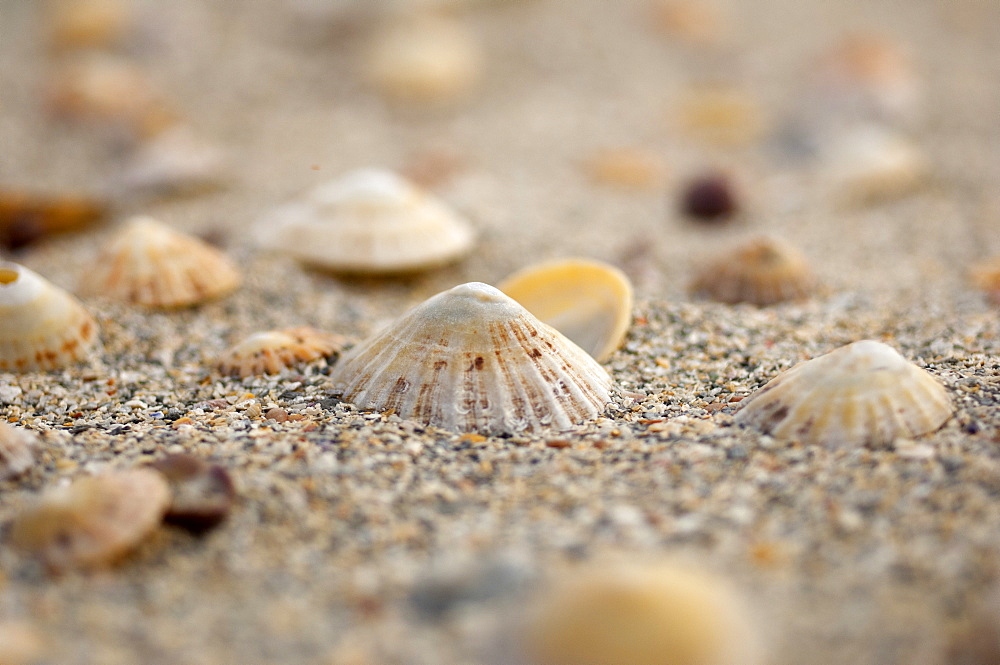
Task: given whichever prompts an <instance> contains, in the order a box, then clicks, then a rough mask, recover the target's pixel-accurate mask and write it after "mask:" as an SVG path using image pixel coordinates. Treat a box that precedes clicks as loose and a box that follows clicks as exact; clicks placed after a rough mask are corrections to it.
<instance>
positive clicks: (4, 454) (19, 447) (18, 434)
mask: <svg viewBox="0 0 1000 665" xmlns="http://www.w3.org/2000/svg"><path fill="white" fill-rule="evenodd" d="M37 445H38V436H37V435H36V434H35V433H34V432H32V431H30V430H26V429H24V428H23V427H14V426H13V425H8V424H7V423H6V422H4V421H2V420H0V480H7V479H8V478H14V477H17V476H19V475H21V474H22V473H24V472H25V471H27V470H28V469H30V468H31V466H32V464H34V463H35V450H34V449H35V447H36V446H37Z"/></svg>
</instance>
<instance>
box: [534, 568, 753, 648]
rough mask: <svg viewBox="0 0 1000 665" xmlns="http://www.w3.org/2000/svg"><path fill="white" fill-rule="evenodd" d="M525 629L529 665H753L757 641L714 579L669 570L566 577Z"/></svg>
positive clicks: (733, 599) (738, 602)
mask: <svg viewBox="0 0 1000 665" xmlns="http://www.w3.org/2000/svg"><path fill="white" fill-rule="evenodd" d="M530 617H531V618H530V621H528V622H526V626H525V632H526V635H525V640H524V650H525V651H526V655H527V656H528V661H529V662H531V663H533V664H537V665H610V664H611V663H622V664H624V663H628V665H757V664H758V663H761V662H762V661H763V640H762V638H761V636H760V633H759V631H758V630H757V628H756V627H755V626H754V625H753V622H752V621H751V620H750V615H749V612H748V609H747V608H746V607H745V605H744V603H743V601H742V599H741V598H740V597H739V596H738V594H737V593H736V592H735V591H734V590H733V589H731V588H730V586H729V585H728V584H727V583H726V582H725V581H724V580H721V579H718V578H716V577H714V576H712V575H709V574H707V573H703V572H700V571H696V570H692V569H687V568H684V567H681V566H677V565H674V564H665V563H655V564H648V563H647V564H638V563H633V564H627V563H617V564H612V565H604V566H601V567H600V568H594V569H591V570H589V571H588V570H582V571H579V570H578V571H574V574H573V575H572V577H567V578H566V579H564V580H562V581H561V583H557V584H556V585H555V588H553V589H552V590H551V591H549V593H548V594H546V597H545V598H543V599H542V600H541V602H539V603H538V606H537V607H536V608H535V609H534V611H533V612H532V613H531V614H530Z"/></svg>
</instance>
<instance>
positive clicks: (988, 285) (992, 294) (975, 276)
mask: <svg viewBox="0 0 1000 665" xmlns="http://www.w3.org/2000/svg"><path fill="white" fill-rule="evenodd" d="M969 279H970V280H971V281H972V283H973V284H975V285H976V287H977V288H979V289H980V290H982V291H983V293H985V294H986V299H987V300H989V301H990V302H991V303H993V304H994V305H1000V257H994V258H992V259H989V260H987V261H982V262H980V263H977V264H976V265H974V266H973V267H972V269H971V270H970V271H969Z"/></svg>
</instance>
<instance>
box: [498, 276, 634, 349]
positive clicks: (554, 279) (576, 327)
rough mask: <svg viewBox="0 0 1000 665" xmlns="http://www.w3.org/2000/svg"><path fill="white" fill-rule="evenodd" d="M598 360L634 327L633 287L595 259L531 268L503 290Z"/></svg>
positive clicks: (508, 281) (505, 283)
mask: <svg viewBox="0 0 1000 665" xmlns="http://www.w3.org/2000/svg"><path fill="white" fill-rule="evenodd" d="M498 288H499V289H500V290H501V291H503V292H504V293H506V294H507V295H508V296H510V297H511V298H513V299H514V300H516V301H517V302H519V303H521V305H523V306H524V308H525V309H527V310H528V311H529V312H531V313H532V314H534V315H535V316H537V317H538V318H539V319H541V321H542V322H544V323H546V324H548V325H550V326H552V327H553V328H555V329H556V330H558V331H559V332H561V333H562V334H563V335H566V337H568V338H570V339H571V340H572V341H573V342H574V343H576V344H577V345H578V346H579V347H580V348H582V349H583V350H584V351H586V352H587V353H589V354H590V355H592V356H594V358H596V359H597V360H599V361H603V360H606V359H607V358H608V356H610V355H611V354H612V353H614V351H615V349H617V348H618V347H619V346H620V345H621V343H622V340H624V339H625V333H626V332H628V328H629V325H630V324H631V323H632V304H633V295H632V283H631V282H630V281H629V279H628V277H627V276H626V275H625V273H623V272H622V271H621V270H619V269H618V268H615V267H614V266H610V265H608V264H606V263H602V262H600V261H594V260H592V259H562V260H557V261H551V262H546V263H541V264H539V265H534V266H529V267H527V268H524V269H523V270H520V271H518V272H516V273H514V274H513V275H511V276H510V277H508V278H507V279H505V280H504V281H503V282H501V283H500V285H499V287H498Z"/></svg>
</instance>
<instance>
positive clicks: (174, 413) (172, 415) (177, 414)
mask: <svg viewBox="0 0 1000 665" xmlns="http://www.w3.org/2000/svg"><path fill="white" fill-rule="evenodd" d="M183 417H184V412H182V411H178V410H176V409H170V410H169V411H167V412H166V413H165V414H163V419H164V420H169V421H174V420H180V419H181V418H183Z"/></svg>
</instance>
